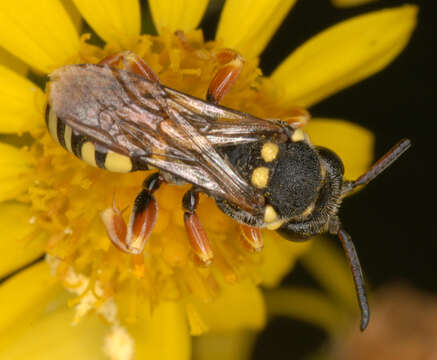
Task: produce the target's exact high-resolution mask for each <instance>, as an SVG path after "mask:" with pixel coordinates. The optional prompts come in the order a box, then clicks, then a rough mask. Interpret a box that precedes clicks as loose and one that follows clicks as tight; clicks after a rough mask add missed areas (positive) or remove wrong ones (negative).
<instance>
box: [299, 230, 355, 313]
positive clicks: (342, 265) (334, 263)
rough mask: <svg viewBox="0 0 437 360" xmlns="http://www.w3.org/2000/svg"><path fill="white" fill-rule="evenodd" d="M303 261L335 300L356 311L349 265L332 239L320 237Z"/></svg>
mask: <svg viewBox="0 0 437 360" xmlns="http://www.w3.org/2000/svg"><path fill="white" fill-rule="evenodd" d="M301 261H302V263H303V264H304V266H305V267H306V268H307V269H308V271H309V272H310V273H311V274H312V275H313V277H314V278H315V279H316V280H317V281H318V282H319V283H320V285H322V286H323V287H324V288H325V289H326V290H327V291H328V292H329V293H330V294H331V295H332V296H333V297H334V298H336V299H338V300H340V302H341V303H342V304H343V305H346V306H348V308H349V309H352V310H356V304H357V300H356V294H355V288H354V285H353V281H352V275H351V272H350V269H349V265H348V263H347V260H346V258H345V256H344V254H343V253H342V252H341V250H339V249H338V248H337V247H335V246H334V244H333V243H332V239H327V238H325V237H321V236H319V237H318V238H317V239H316V240H315V241H314V244H313V246H312V247H311V250H310V251H308V252H307V253H306V254H305V255H304V256H302V259H301Z"/></svg>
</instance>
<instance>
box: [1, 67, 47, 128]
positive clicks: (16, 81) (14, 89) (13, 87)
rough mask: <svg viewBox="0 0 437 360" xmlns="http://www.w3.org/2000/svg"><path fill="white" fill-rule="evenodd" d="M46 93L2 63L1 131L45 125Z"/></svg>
mask: <svg viewBox="0 0 437 360" xmlns="http://www.w3.org/2000/svg"><path fill="white" fill-rule="evenodd" d="M44 104H45V95H44V93H43V92H42V90H41V89H40V88H39V87H38V86H36V85H35V84H33V83H32V82H31V81H29V80H27V79H26V78H24V77H22V76H20V75H18V74H17V73H16V72H14V71H12V70H10V69H9V68H6V67H4V66H2V65H0V133H21V132H24V131H29V130H32V129H35V128H36V127H39V126H43V124H44V117H43V113H44Z"/></svg>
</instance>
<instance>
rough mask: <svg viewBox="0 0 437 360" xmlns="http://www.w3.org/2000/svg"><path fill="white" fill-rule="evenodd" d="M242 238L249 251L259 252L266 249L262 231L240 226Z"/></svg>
mask: <svg viewBox="0 0 437 360" xmlns="http://www.w3.org/2000/svg"><path fill="white" fill-rule="evenodd" d="M240 230H241V237H242V240H243V244H244V245H245V246H246V247H247V248H249V250H251V251H254V252H258V251H261V250H262V248H263V247H264V241H263V238H262V235H261V229H260V228H256V227H253V226H249V225H243V224H240Z"/></svg>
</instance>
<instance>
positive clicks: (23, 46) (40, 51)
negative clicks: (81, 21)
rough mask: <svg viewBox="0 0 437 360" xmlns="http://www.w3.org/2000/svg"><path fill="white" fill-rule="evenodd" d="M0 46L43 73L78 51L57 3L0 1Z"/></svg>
mask: <svg viewBox="0 0 437 360" xmlns="http://www.w3.org/2000/svg"><path fill="white" fill-rule="evenodd" d="M0 44H2V46H3V47H5V48H6V49H7V50H8V51H10V52H11V53H12V54H14V55H15V56H17V57H18V58H20V59H21V60H23V61H24V62H26V63H27V64H29V65H31V66H33V67H34V68H35V69H37V70H40V71H43V72H50V71H51V70H53V69H54V68H56V67H59V66H61V65H63V64H65V63H66V62H67V61H68V60H69V59H70V58H72V57H73V56H74V55H75V54H77V52H78V51H79V38H78V35H77V32H76V29H75V28H74V25H73V23H72V21H71V19H70V18H69V16H68V15H67V13H66V11H65V9H64V7H63V6H62V5H61V3H60V2H59V1H58V0H44V1H34V0H22V1H0Z"/></svg>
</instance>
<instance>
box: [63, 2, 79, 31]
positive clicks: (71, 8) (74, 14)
mask: <svg viewBox="0 0 437 360" xmlns="http://www.w3.org/2000/svg"><path fill="white" fill-rule="evenodd" d="M60 1H61V4H62V6H63V7H64V8H65V10H66V11H67V13H68V15H69V16H70V19H71V20H72V21H73V24H74V27H75V28H76V30H77V32H78V33H80V31H81V30H82V16H80V13H79V10H77V8H76V6H75V5H74V4H73V0H60Z"/></svg>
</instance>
